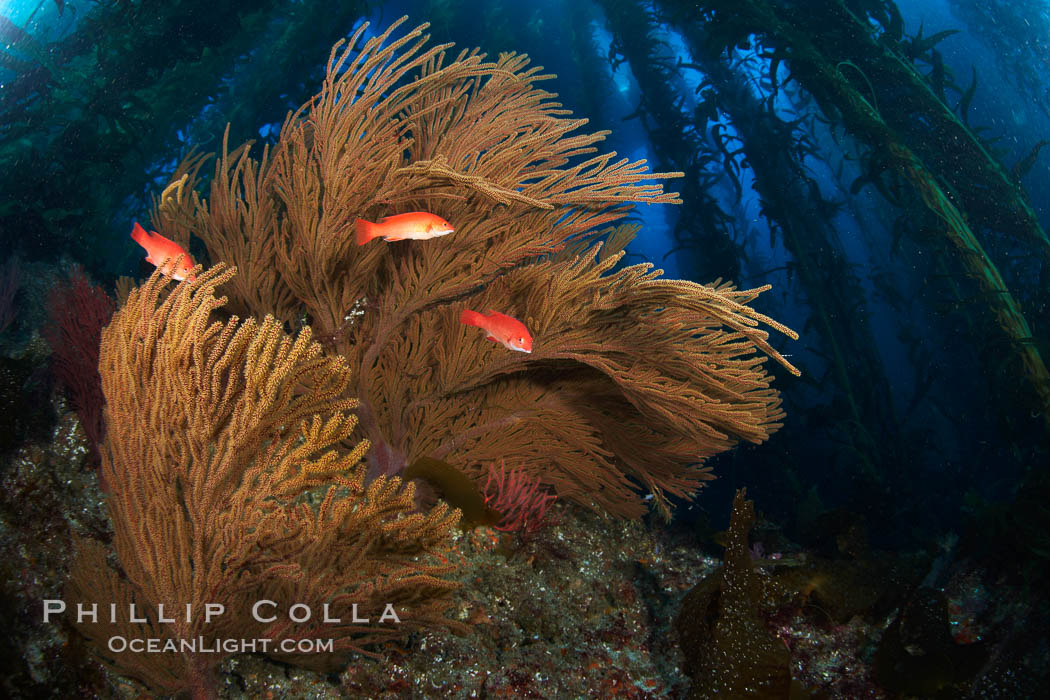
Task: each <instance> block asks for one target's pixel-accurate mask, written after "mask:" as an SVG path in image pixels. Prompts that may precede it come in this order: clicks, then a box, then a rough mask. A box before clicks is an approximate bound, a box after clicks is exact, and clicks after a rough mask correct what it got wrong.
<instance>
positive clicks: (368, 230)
mask: <svg viewBox="0 0 1050 700" xmlns="http://www.w3.org/2000/svg"><path fill="white" fill-rule="evenodd" d="M453 231H455V229H454V228H452V224H450V223H449V222H447V221H445V220H444V219H442V218H441V217H440V216H438V215H437V214H431V213H430V212H425V211H410V212H408V213H407V214H395V215H394V216H386V217H383V218H382V219H380V220H379V221H378V222H376V223H374V224H373V223H372V222H371V221H365V220H364V219H358V220H357V221H355V222H354V236H355V238H356V240H357V245H364V244H365V243H368V242H369V241H370V240H372V239H373V238H382V239H383V240H384V241H405V240H414V241H425V240H427V239H428V238H437V237H438V236H447V235H448V234H450V233H452V232H453Z"/></svg>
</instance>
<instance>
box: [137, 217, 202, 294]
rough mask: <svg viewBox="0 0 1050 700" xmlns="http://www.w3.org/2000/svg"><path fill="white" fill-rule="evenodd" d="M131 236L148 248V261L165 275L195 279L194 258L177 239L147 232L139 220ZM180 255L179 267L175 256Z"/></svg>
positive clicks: (181, 278) (182, 278)
mask: <svg viewBox="0 0 1050 700" xmlns="http://www.w3.org/2000/svg"><path fill="white" fill-rule="evenodd" d="M131 237H132V238H133V239H134V240H135V242H136V243H138V244H139V245H140V246H142V247H143V248H145V249H146V253H148V255H146V262H148V263H153V264H154V265H156V266H157V267H159V268H160V271H161V272H163V273H164V274H165V275H171V276H172V277H174V278H175V279H177V280H179V281H180V282H181V281H182V280H184V279H187V278H189V280H190V281H191V282H192V281H193V280H194V279H195V276H194V275H193V265H194V262H193V258H191V257H190V254H189V253H187V252H186V250H185V249H184V248H183V247H182V246H180V245H179V244H178V243H176V242H175V241H171V240H168V239H167V238H165V237H164V236H162V235H160V234H159V233H157V232H156V231H150V232H148V233H147V232H146V229H144V228H142V227H141V226H139V224H138V222H137V221H136V222H135V226H134V227H133V228H132V229H131ZM180 255H181V256H182V260H180V261H179V265H178V267H175V258H177V257H179V256H180Z"/></svg>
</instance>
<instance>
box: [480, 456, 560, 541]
mask: <svg viewBox="0 0 1050 700" xmlns="http://www.w3.org/2000/svg"><path fill="white" fill-rule="evenodd" d="M482 493H483V494H484V495H485V503H486V504H488V505H489V506H490V507H491V508H493V509H494V510H496V511H497V512H499V514H500V515H502V516H503V517H502V518H501V519H500V521H499V524H497V525H496V529H497V530H503V531H504V532H518V533H521V534H522V535H531V534H533V533H535V532H536V531H537V530H539V529H540V527H542V526H543V518H544V516H545V515H546V514H547V509H548V508H550V507H551V504H552V503H554V501H555V500H557V496H556V495H554V494H553V493H549V492H548V491H547V490H545V489H544V488H543V485H542V482H541V481H540V480H539V479H535V478H531V477H529V475H528V474H526V473H525V472H524V471H522V470H521V469H511V470H510V471H509V472H508V471H507V467H506V465H505V464H504V463H503V461H502V460H501V461H500V465H499V469H497V468H496V465H495V464H493V465H491V466H489V476H488V479H487V480H486V482H485V488H484V489H482Z"/></svg>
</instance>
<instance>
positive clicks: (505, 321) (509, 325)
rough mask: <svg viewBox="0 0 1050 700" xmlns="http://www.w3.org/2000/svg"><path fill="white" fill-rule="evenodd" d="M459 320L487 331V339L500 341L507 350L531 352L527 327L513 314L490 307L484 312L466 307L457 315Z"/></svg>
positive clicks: (530, 338)
mask: <svg viewBox="0 0 1050 700" xmlns="http://www.w3.org/2000/svg"><path fill="white" fill-rule="evenodd" d="M459 322H460V323H463V324H466V325H468V326H477V327H478V328H481V329H483V330H486V331H488V336H487V337H488V339H489V340H491V341H492V342H494V343H502V344H503V347H505V348H507V349H508V350H517V351H518V352H532V336H531V335H530V334H529V329H528V328H526V327H525V324H524V323H522V322H521V321H519V320H518V319H516V318H514V317H513V316H508V315H507V314H501V313H500V312H499V311H493V310H492V309H489V310H488V311H487V312H485V313H484V314H479V313H478V312H477V311H471V310H469V309H467V310H465V311H464V312H463V313H461V314H460V315H459Z"/></svg>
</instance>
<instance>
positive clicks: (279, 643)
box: [106, 636, 335, 654]
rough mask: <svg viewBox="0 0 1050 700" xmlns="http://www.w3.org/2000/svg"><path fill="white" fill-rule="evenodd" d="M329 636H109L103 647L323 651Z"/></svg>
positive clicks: (326, 649) (330, 647) (167, 651)
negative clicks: (291, 637)
mask: <svg viewBox="0 0 1050 700" xmlns="http://www.w3.org/2000/svg"><path fill="white" fill-rule="evenodd" d="M334 642H335V640H333V639H281V640H273V639H205V638H204V637H197V638H196V639H159V638H156V637H150V638H147V639H138V638H131V639H128V638H127V637H121V636H116V637H110V638H109V641H108V642H107V643H106V646H107V647H108V648H109V650H110V651H111V652H113V653H115V654H119V653H121V652H124V651H130V652H134V653H138V654H176V653H181V654H186V653H192V654H254V653H256V652H261V653H263V654H265V653H267V652H271V651H273V652H280V653H284V654H324V653H329V652H332V651H334V650H335V644H334Z"/></svg>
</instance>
